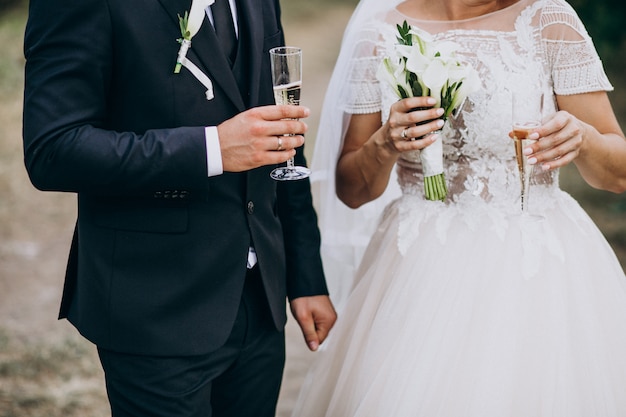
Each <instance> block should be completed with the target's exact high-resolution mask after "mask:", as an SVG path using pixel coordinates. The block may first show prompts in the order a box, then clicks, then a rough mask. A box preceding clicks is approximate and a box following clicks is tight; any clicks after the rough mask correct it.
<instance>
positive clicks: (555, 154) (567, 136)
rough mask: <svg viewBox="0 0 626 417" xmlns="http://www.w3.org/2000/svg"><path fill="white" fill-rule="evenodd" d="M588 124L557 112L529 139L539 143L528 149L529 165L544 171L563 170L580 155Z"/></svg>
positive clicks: (570, 115) (566, 113) (564, 112)
mask: <svg viewBox="0 0 626 417" xmlns="http://www.w3.org/2000/svg"><path fill="white" fill-rule="evenodd" d="M586 126H587V125H586V124H585V123H583V122H581V121H580V120H579V119H577V118H576V117H575V116H573V115H572V114H570V113H568V112H566V111H559V112H557V113H556V114H555V115H554V116H553V117H552V118H551V119H550V120H548V121H547V122H545V123H544V124H543V125H542V126H541V127H540V128H539V129H537V130H536V131H535V132H534V133H533V134H531V135H530V136H529V137H528V138H529V139H533V140H537V142H535V143H533V144H532V145H530V146H528V147H526V148H525V149H524V154H525V155H526V156H528V163H529V164H531V165H537V166H538V167H541V168H542V169H543V170H552V169H556V168H561V167H563V166H565V165H567V164H569V163H570V162H572V161H573V160H574V159H576V158H577V157H578V155H579V153H580V148H581V146H582V145H583V142H584V138H585V130H586Z"/></svg>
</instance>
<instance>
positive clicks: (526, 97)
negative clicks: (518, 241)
mask: <svg viewBox="0 0 626 417" xmlns="http://www.w3.org/2000/svg"><path fill="white" fill-rule="evenodd" d="M512 111H513V112H512V114H513V142H514V144H515V156H516V158H517V168H518V170H519V176H520V187H521V192H520V199H521V204H522V212H523V213H528V196H529V191H530V177H531V175H532V171H533V166H532V165H530V164H528V157H527V156H526V155H524V148H525V147H527V146H528V145H530V144H532V143H534V142H536V141H535V140H531V139H528V137H529V136H530V134H531V133H532V132H533V131H534V130H535V129H537V128H538V127H539V126H541V115H542V111H543V94H542V93H541V92H540V91H539V90H538V89H532V88H531V89H528V90H526V91H518V92H514V93H513V101H512Z"/></svg>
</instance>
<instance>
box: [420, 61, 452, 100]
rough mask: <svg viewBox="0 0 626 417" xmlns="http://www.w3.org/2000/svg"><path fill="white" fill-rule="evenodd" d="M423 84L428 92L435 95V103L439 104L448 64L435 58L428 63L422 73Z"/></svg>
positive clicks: (446, 77)
mask: <svg viewBox="0 0 626 417" xmlns="http://www.w3.org/2000/svg"><path fill="white" fill-rule="evenodd" d="M422 79H423V80H424V85H426V87H428V88H429V89H430V94H431V95H432V96H434V97H435V99H436V100H437V104H435V106H440V105H441V92H442V89H443V87H444V85H446V83H447V82H448V66H447V65H446V64H445V63H444V62H443V61H442V60H440V59H435V60H434V61H432V62H431V63H430V65H428V68H426V71H424V73H423V74H422Z"/></svg>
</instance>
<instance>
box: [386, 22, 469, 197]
mask: <svg viewBox="0 0 626 417" xmlns="http://www.w3.org/2000/svg"><path fill="white" fill-rule="evenodd" d="M396 26H397V35H396V41H397V43H394V45H393V47H392V48H389V49H390V50H391V51H392V54H390V56H387V57H385V58H384V59H383V62H382V65H381V67H380V71H379V77H380V78H381V79H383V80H385V81H386V82H388V83H389V84H390V85H391V87H392V89H393V91H394V92H395V93H396V95H397V96H398V98H399V99H403V98H407V97H417V96H432V97H434V98H435V99H436V100H437V103H436V104H435V107H442V108H443V109H444V113H443V116H442V118H443V120H444V122H445V121H446V120H447V119H448V117H449V116H450V115H451V114H452V115H453V114H454V113H455V111H456V109H457V108H458V107H459V106H460V105H461V103H463V101H464V100H465V98H466V97H467V96H468V95H469V94H470V93H471V92H473V91H475V90H476V89H477V88H478V87H479V85H480V80H479V79H478V74H477V72H476V71H475V70H474V68H472V66H471V65H470V64H464V63H462V62H461V61H460V60H459V59H458V58H457V57H456V50H457V49H458V45H457V44H456V43H455V42H452V41H442V42H434V41H433V39H432V37H431V36H430V35H429V34H428V33H426V32H423V31H420V30H418V29H415V28H413V27H411V26H410V25H409V24H408V23H407V22H406V21H404V23H403V24H402V25H396ZM420 159H421V161H422V166H423V169H424V193H425V196H426V198H427V199H428V200H440V201H443V200H445V198H446V195H447V194H448V189H447V186H446V181H445V177H444V174H443V145H442V143H441V140H440V139H438V140H437V141H436V142H434V143H433V144H432V145H430V146H428V147H426V148H424V149H423V150H422V151H421V152H420Z"/></svg>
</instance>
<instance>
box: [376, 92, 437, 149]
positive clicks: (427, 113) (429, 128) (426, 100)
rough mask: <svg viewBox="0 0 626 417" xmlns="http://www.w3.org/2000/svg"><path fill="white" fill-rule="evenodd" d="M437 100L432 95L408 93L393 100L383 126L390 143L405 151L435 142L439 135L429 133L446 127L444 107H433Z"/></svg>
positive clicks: (386, 140) (389, 145) (385, 137)
mask: <svg viewBox="0 0 626 417" xmlns="http://www.w3.org/2000/svg"><path fill="white" fill-rule="evenodd" d="M435 103H436V101H435V99H434V98H432V97H409V98H405V99H403V100H400V101H398V102H396V103H394V104H393V105H392V106H391V109H390V111H389V119H388V120H387V123H385V125H384V127H383V136H384V139H385V143H386V144H387V145H388V147H389V148H391V150H393V151H395V152H406V151H413V150H417V149H423V148H425V147H427V146H428V145H430V144H432V143H433V142H434V141H435V139H436V136H435V135H428V133H431V132H433V131H435V130H438V129H441V127H443V119H441V116H442V115H443V109H442V108H435V107H433V106H434V105H435ZM416 109H420V110H416ZM425 135H428V136H425Z"/></svg>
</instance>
